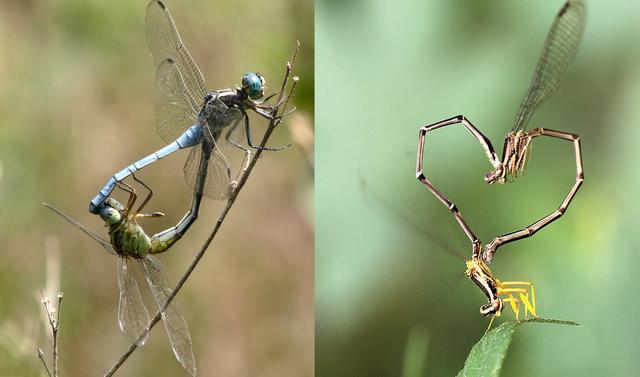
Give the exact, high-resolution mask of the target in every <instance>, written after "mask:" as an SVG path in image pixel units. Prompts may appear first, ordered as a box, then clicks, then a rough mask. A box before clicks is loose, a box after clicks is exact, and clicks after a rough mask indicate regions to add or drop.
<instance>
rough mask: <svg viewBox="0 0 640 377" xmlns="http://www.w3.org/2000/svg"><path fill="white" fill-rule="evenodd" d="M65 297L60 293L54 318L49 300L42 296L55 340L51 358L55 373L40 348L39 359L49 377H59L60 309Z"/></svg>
mask: <svg viewBox="0 0 640 377" xmlns="http://www.w3.org/2000/svg"><path fill="white" fill-rule="evenodd" d="M40 294H41V295H42V292H40ZM63 296H64V294H63V293H62V292H60V293H58V305H57V309H56V314H55V318H54V313H53V311H52V310H51V307H50V303H49V300H48V299H47V298H45V297H44V295H42V304H43V305H44V310H45V311H46V312H47V319H48V320H49V327H51V336H52V338H53V351H52V356H51V359H52V360H51V364H52V369H53V373H51V371H50V370H49V368H48V367H47V363H46V362H45V360H44V352H43V351H42V349H40V348H38V358H40V360H41V361H42V365H43V366H44V369H45V371H46V372H47V375H48V376H49V377H58V324H59V323H60V307H61V304H62V297H63Z"/></svg>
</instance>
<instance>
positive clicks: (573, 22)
mask: <svg viewBox="0 0 640 377" xmlns="http://www.w3.org/2000/svg"><path fill="white" fill-rule="evenodd" d="M586 20H587V10H586V7H585V5H584V4H583V3H582V2H580V1H567V2H566V3H565V4H564V6H563V7H562V9H560V12H558V15H557V16H556V19H555V21H554V22H553V25H551V30H549V34H548V35H547V39H546V40H545V42H544V47H543V48H542V54H541V55H540V58H539V59H538V65H537V66H536V70H535V72H534V74H533V79H532V80H531V85H530V86H529V90H528V91H527V94H526V95H525V96H524V99H523V100H522V103H521V104H520V109H519V110H518V113H517V115H516V119H515V124H514V126H513V129H512V131H517V130H524V129H525V128H526V126H527V123H529V119H531V116H532V115H533V112H534V111H535V110H536V108H537V107H538V106H539V105H540V104H541V103H542V102H544V101H545V100H546V99H547V98H548V97H549V96H551V95H552V94H553V93H554V92H555V91H556V89H557V88H558V86H559V85H560V82H561V81H562V79H563V78H564V76H565V74H566V73H567V71H568V69H569V65H570V64H571V61H572V60H573V57H574V56H575V54H576V50H577V49H578V44H579V43H580V38H581V36H582V32H583V31H584V26H585V23H586Z"/></svg>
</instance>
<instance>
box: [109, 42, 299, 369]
mask: <svg viewBox="0 0 640 377" xmlns="http://www.w3.org/2000/svg"><path fill="white" fill-rule="evenodd" d="M299 49H300V42H299V41H296V47H295V49H294V52H293V57H292V58H291V61H290V62H287V64H286V71H285V75H284V80H283V81H282V87H281V90H280V94H279V95H278V101H277V102H276V106H275V108H274V109H273V111H272V114H271V115H272V118H271V120H270V121H269V125H268V126H267V130H266V131H265V133H264V136H263V137H262V140H261V141H260V147H259V148H258V149H257V150H256V152H255V154H254V155H253V157H252V158H251V161H250V162H249V165H248V166H247V168H246V169H245V171H244V173H243V174H242V176H241V177H240V180H239V181H238V183H237V185H236V186H235V187H234V188H233V189H232V190H231V193H230V194H229V199H227V203H226V205H225V207H224V209H223V210H222V212H221V213H220V216H219V217H218V220H217V221H216V224H215V226H214V228H213V230H212V231H211V233H210V234H209V236H208V237H207V239H206V240H205V241H204V243H203V244H202V246H201V247H200V250H199V251H198V253H197V254H196V255H195V257H194V258H193V261H192V262H191V264H189V267H187V269H186V270H185V272H184V274H183V275H182V277H181V278H180V280H179V281H178V284H176V286H175V288H174V289H173V290H172V292H171V294H170V295H169V297H168V298H167V300H166V301H165V303H164V304H163V305H162V307H161V308H160V309H159V310H158V311H157V312H156V314H155V315H154V316H153V319H151V322H150V323H149V327H147V328H146V329H145V330H144V331H143V332H142V334H140V336H139V337H138V339H137V340H136V341H135V342H133V344H131V346H129V349H128V350H127V351H125V352H124V353H123V354H122V355H121V356H120V357H119V358H118V360H117V361H116V362H115V363H114V364H113V366H111V368H110V369H109V370H108V371H107V372H106V373H105V375H104V377H110V376H113V374H114V373H115V372H116V371H117V370H118V369H119V368H120V367H121V366H122V364H124V362H125V361H126V360H127V359H128V358H129V356H131V354H132V353H133V352H134V351H135V350H136V349H137V348H138V346H137V344H138V343H140V341H141V340H142V339H144V338H146V336H147V334H148V333H149V331H150V330H151V329H152V328H153V327H154V326H155V325H156V324H157V323H158V322H159V321H160V319H161V318H162V313H163V312H165V310H166V309H167V307H168V306H169V305H170V304H171V302H172V301H173V299H174V298H175V297H176V295H177V294H178V292H179V291H180V289H181V288H182V286H183V285H184V283H185V282H186V281H187V279H189V276H191V273H192V272H193V270H194V269H195V268H196V266H197V265H198V263H199V262H200V260H201V259H202V257H203V256H204V253H205V252H206V251H207V249H208V248H209V246H210V245H211V242H213V240H214V238H215V237H216V235H217V234H218V230H219V229H220V227H221V226H222V223H223V222H224V220H225V218H226V217H227V214H228V213H229V211H230V210H231V207H233V204H234V203H235V201H236V198H237V197H238V194H239V193H240V190H241V189H242V187H244V185H245V183H246V182H247V179H248V178H249V175H250V174H251V171H252V170H253V167H254V166H255V165H256V163H257V162H258V159H259V158H260V156H261V155H262V151H263V150H264V146H265V145H266V144H267V141H268V140H269V137H270V136H271V134H272V133H273V131H274V130H275V128H276V127H277V126H278V124H280V122H281V121H282V117H283V116H284V115H286V114H287V113H286V108H287V105H288V104H289V98H291V96H292V95H293V92H294V90H295V87H296V83H297V81H298V77H297V76H294V77H291V72H292V70H293V64H294V63H295V60H296V57H297V56H298V50H299ZM290 78H291V79H292V80H293V84H292V86H291V90H290V91H289V94H288V95H287V97H286V99H285V98H284V96H285V90H286V87H287V85H288V83H289V79H290ZM283 99H284V107H282V109H283V111H282V112H281V113H280V115H279V114H278V112H279V110H280V105H281V104H282V103H283Z"/></svg>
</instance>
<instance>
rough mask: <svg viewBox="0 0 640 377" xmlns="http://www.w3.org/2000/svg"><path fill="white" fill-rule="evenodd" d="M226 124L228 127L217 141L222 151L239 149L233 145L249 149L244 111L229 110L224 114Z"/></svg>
mask: <svg viewBox="0 0 640 377" xmlns="http://www.w3.org/2000/svg"><path fill="white" fill-rule="evenodd" d="M224 124H225V125H226V127H225V129H224V131H223V132H222V136H221V137H220V138H218V141H217V145H218V148H220V150H226V149H229V148H238V147H237V146H236V145H233V144H237V145H241V146H243V147H246V148H249V144H248V142H247V133H246V130H245V126H244V114H243V113H242V111H240V110H238V109H236V108H230V109H228V110H227V111H226V112H225V114H224ZM230 141H231V142H230ZM238 149H239V148H238Z"/></svg>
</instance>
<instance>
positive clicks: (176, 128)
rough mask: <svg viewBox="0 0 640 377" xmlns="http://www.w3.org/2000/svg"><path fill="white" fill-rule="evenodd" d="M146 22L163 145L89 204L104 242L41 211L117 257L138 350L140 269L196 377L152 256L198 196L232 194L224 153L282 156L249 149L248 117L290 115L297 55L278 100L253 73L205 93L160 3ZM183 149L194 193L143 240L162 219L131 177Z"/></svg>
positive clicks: (122, 322) (195, 206) (126, 323)
mask: <svg viewBox="0 0 640 377" xmlns="http://www.w3.org/2000/svg"><path fill="white" fill-rule="evenodd" d="M145 19H146V29H147V40H148V44H149V48H150V50H151V54H152V56H153V62H154V65H155V66H156V80H155V82H156V88H155V107H156V109H155V110H156V123H157V131H158V134H159V135H160V136H161V137H162V138H163V139H164V140H165V141H166V142H168V143H169V144H168V145H167V146H165V147H164V148H162V149H160V150H158V151H156V152H154V153H152V154H151V155H149V156H147V157H145V158H143V159H141V160H139V161H137V162H135V163H133V164H131V165H129V166H128V167H126V168H125V169H123V170H121V171H120V172H118V173H116V174H114V176H113V177H111V178H110V179H109V181H108V182H107V184H106V185H105V186H104V187H103V188H102V189H101V190H100V192H99V193H98V194H97V195H96V196H95V198H93V200H91V203H90V208H89V211H90V212H92V213H94V214H97V215H99V216H100V217H101V218H102V220H103V221H104V222H105V225H106V226H107V227H108V229H109V230H108V234H109V242H107V241H105V240H103V239H102V238H101V237H99V236H98V235H96V234H95V233H93V232H91V231H90V230H89V229H87V228H86V227H84V226H83V225H82V224H80V223H78V222H77V221H75V220H73V219H72V218H70V217H69V216H67V215H65V214H64V213H63V212H61V211H60V210H58V209H55V208H54V207H53V206H51V205H49V204H45V206H47V207H48V208H50V209H51V210H53V211H54V212H56V213H57V214H59V215H60V216H62V217H64V218H65V219H66V220H67V221H69V222H70V223H71V224H73V225H74V226H76V227H78V228H79V229H80V230H82V231H83V232H84V233H86V234H87V235H89V236H90V237H92V238H93V239H94V240H96V241H97V242H98V243H99V244H100V245H102V246H103V247H104V248H105V249H107V251H108V252H110V253H111V254H113V255H116V256H118V263H117V277H118V287H119V291H120V304H119V309H118V323H119V326H120V329H121V330H122V332H123V333H124V334H125V335H126V337H127V339H129V341H131V342H132V343H135V344H137V345H142V344H144V342H145V340H146V331H147V329H148V326H149V315H148V312H147V310H146V308H145V306H144V304H143V302H142V299H141V295H140V291H139V287H138V284H137V281H136V279H135V277H134V275H133V270H134V269H135V267H136V265H139V266H140V268H141V269H142V271H143V273H144V276H145V278H146V280H147V283H148V285H149V287H150V289H151V292H152V293H153V296H154V298H155V300H156V302H157V304H158V306H159V308H161V310H162V308H163V307H164V306H166V309H165V310H164V311H163V312H162V319H163V322H164V324H165V328H166V330H167V334H168V337H169V340H170V342H171V347H172V349H173V352H174V354H175V356H176V359H177V360H178V361H179V362H180V364H181V365H182V367H183V368H184V369H185V370H186V371H187V372H188V373H189V374H191V375H195V374H196V365H195V360H194V357H193V352H192V349H191V337H190V334H189V330H188V327H187V324H186V322H185V320H184V318H183V317H182V314H181V313H180V311H179V310H178V308H177V305H176V304H175V303H174V302H172V303H171V304H169V305H168V306H167V305H166V301H167V299H168V297H169V296H170V295H171V289H170V288H169V286H168V283H167V277H166V274H165V273H164V269H163V267H162V264H161V263H160V261H159V260H158V259H157V258H155V257H154V256H153V254H159V253H162V252H165V251H167V250H168V249H169V248H170V247H172V246H173V245H174V244H175V242H176V241H178V240H179V239H180V238H181V237H182V236H184V234H185V233H186V232H187V230H188V229H189V227H190V226H191V225H192V224H193V223H194V221H195V220H196V219H197V217H198V211H199V207H200V203H201V200H202V196H203V195H205V196H207V197H210V198H213V199H226V198H228V197H229V195H230V194H231V192H232V190H234V189H235V188H236V186H235V184H234V183H235V182H234V180H232V171H231V168H230V165H229V159H228V158H227V157H228V156H227V155H226V153H227V152H231V153H233V151H234V150H237V151H238V153H242V155H243V157H244V159H245V161H246V162H247V163H248V162H249V159H250V157H251V155H252V150H259V149H260V150H273V151H275V150H281V149H284V148H286V147H279V148H271V147H266V146H258V145H255V144H254V142H253V139H252V134H251V127H250V124H249V117H248V114H247V111H248V110H252V111H253V112H255V113H256V114H258V115H259V116H261V117H262V118H265V119H267V120H269V121H271V122H272V123H274V122H276V123H279V122H280V120H281V119H282V118H283V117H284V116H286V115H288V114H289V113H291V112H292V111H293V110H294V109H290V110H288V109H287V107H288V104H289V98H290V97H291V96H292V95H293V92H294V89H295V86H296V82H297V77H293V78H292V80H293V84H292V85H291V86H290V89H289V92H288V93H286V95H285V91H286V90H287V88H288V84H289V79H290V78H291V72H292V66H293V63H294V61H295V57H296V55H297V47H296V50H295V52H294V55H293V58H292V60H291V62H290V63H287V70H286V73H285V77H284V80H283V83H282V86H281V88H280V92H278V93H275V94H273V95H271V96H268V97H265V96H264V91H265V87H266V82H265V79H264V77H262V76H261V75H260V74H258V73H247V74H245V75H244V76H243V77H242V86H241V87H238V88H231V89H223V90H215V91H210V90H207V88H206V86H205V81H204V78H203V76H202V73H201V72H200V69H199V68H198V66H197V65H196V63H195V62H194V61H193V59H192V58H191V55H190V54H189V52H188V50H187V49H186V47H185V46H184V44H183V43H182V40H181V39H180V35H179V34H178V31H177V29H176V27H175V24H174V22H173V19H172V17H171V15H170V14H169V11H168V9H167V7H166V6H165V4H164V3H163V2H161V1H158V0H153V1H151V2H150V3H149V4H148V6H147V8H146V14H145ZM276 96H277V100H276V103H275V104H273V105H269V104H268V103H267V102H268V101H269V100H270V99H271V98H275V97H276ZM184 148H191V152H190V154H189V157H188V158H187V162H186V163H185V166H184V175H185V179H186V181H187V183H188V184H189V185H190V186H191V187H192V188H193V198H192V203H191V208H190V209H189V210H188V212H187V213H186V214H185V216H184V217H183V218H182V219H181V220H180V221H179V222H178V223H177V224H176V225H175V226H174V227H171V228H169V229H167V230H165V231H162V232H160V233H158V234H155V235H153V236H151V237H149V236H148V235H147V234H146V233H145V231H144V230H143V229H142V227H141V226H140V225H139V224H138V222H137V220H138V219H140V218H148V217H159V216H164V215H163V214H162V213H160V212H154V213H150V214H144V213H142V211H143V209H144V208H145V206H146V205H147V204H148V202H149V200H150V199H151V197H152V191H151V189H150V188H149V187H148V186H147V185H146V184H144V183H143V182H142V181H140V180H139V179H137V178H136V177H135V175H134V173H135V172H136V171H138V170H140V169H142V168H144V167H145V166H148V165H150V164H152V163H154V162H156V161H158V160H159V159H161V158H163V157H165V156H167V155H169V154H171V153H173V152H176V151H178V150H180V149H184ZM243 171H244V169H242V170H241V171H240V172H238V174H240V173H242V172H243ZM129 176H132V177H133V179H134V180H135V181H136V182H137V183H138V184H140V185H142V186H143V187H144V188H146V189H147V190H148V195H147V196H146V197H145V198H144V200H143V201H142V203H141V204H140V205H139V206H138V207H137V208H136V209H134V207H135V204H136V201H137V194H136V190H135V189H134V188H133V187H132V186H130V185H129V184H126V183H125V182H124V180H125V179H126V178H127V177H129ZM116 187H119V188H120V189H122V190H123V191H125V192H126V193H128V195H129V197H128V200H127V204H126V205H123V204H121V203H119V202H118V201H117V200H115V199H114V198H111V197H110V195H111V194H112V192H113V190H114V189H115V188H116Z"/></svg>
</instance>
